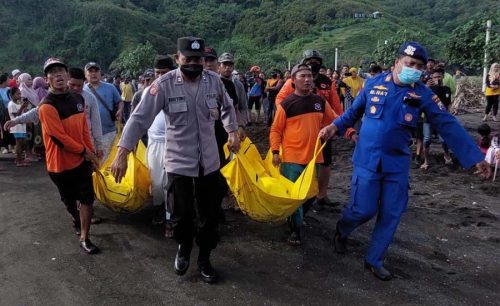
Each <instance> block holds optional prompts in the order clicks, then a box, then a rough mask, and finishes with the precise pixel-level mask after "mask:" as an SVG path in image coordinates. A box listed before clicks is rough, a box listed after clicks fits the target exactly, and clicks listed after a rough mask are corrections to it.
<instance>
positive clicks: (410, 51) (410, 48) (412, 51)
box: [404, 45, 417, 56]
mask: <svg viewBox="0 0 500 306" xmlns="http://www.w3.org/2000/svg"><path fill="white" fill-rule="evenodd" d="M415 51H417V48H415V47H414V46H412V45H408V46H407V47H406V49H405V51H404V53H405V54H406V55H411V56H413V55H414V54H415Z"/></svg>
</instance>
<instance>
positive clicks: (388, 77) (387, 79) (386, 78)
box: [385, 74, 391, 82]
mask: <svg viewBox="0 0 500 306" xmlns="http://www.w3.org/2000/svg"><path fill="white" fill-rule="evenodd" d="M390 80H391V75H390V74H389V75H387V76H386V77H385V81H386V82H389V81H390Z"/></svg>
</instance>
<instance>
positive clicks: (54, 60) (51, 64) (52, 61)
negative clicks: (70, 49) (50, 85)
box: [43, 57, 68, 75]
mask: <svg viewBox="0 0 500 306" xmlns="http://www.w3.org/2000/svg"><path fill="white" fill-rule="evenodd" d="M55 66H59V67H63V68H64V69H66V71H68V66H66V64H65V63H64V62H63V61H62V60H60V59H58V58H56V57H51V58H48V59H47V60H46V61H45V64H43V73H45V75H47V72H48V71H49V69H50V68H52V67H55Z"/></svg>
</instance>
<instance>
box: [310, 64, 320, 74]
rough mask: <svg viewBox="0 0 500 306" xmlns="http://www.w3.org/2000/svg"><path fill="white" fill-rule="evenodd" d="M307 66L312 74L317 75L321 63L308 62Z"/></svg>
mask: <svg viewBox="0 0 500 306" xmlns="http://www.w3.org/2000/svg"><path fill="white" fill-rule="evenodd" d="M309 67H311V72H312V74H313V75H318V74H319V70H320V69H321V64H318V63H311V64H309Z"/></svg>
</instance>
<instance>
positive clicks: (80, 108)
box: [76, 103, 83, 112]
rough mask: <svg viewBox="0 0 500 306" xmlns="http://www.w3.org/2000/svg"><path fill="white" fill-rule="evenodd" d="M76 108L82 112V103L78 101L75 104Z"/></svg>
mask: <svg viewBox="0 0 500 306" xmlns="http://www.w3.org/2000/svg"><path fill="white" fill-rule="evenodd" d="M76 108H77V109H78V111H79V112H83V105H82V104H81V103H78V104H77V105H76Z"/></svg>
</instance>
